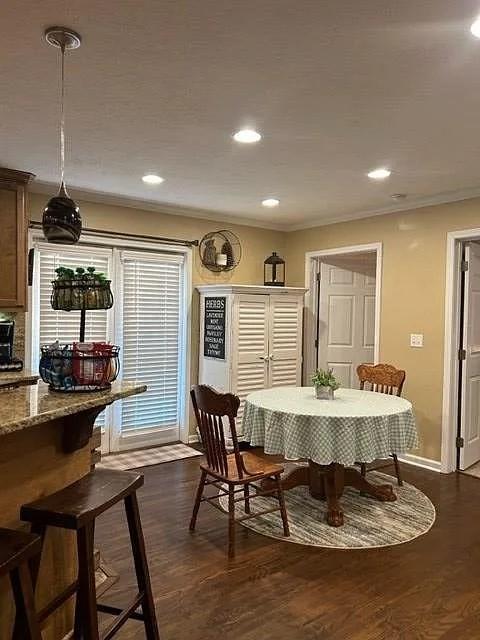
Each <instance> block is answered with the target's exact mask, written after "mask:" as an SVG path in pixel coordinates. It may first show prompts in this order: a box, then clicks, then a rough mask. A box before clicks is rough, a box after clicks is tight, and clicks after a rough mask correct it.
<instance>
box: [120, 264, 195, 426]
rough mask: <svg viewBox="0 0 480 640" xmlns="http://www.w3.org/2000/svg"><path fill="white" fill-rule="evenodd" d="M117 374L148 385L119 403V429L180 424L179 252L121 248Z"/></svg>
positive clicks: (181, 288)
mask: <svg viewBox="0 0 480 640" xmlns="http://www.w3.org/2000/svg"><path fill="white" fill-rule="evenodd" d="M121 260H122V265H123V269H122V272H123V283H122V311H123V327H122V334H123V348H122V354H121V355H122V375H123V377H124V378H125V379H127V380H139V381H141V382H144V383H145V384H146V385H147V386H148V390H147V392H146V393H144V394H142V395H140V396H133V397H131V398H127V399H125V400H124V401H123V403H122V420H121V422H122V432H124V433H128V432H132V431H137V430H145V429H159V428H160V429H161V428H162V427H163V428H166V427H177V426H178V425H179V400H180V399H179V382H180V345H181V343H182V317H181V311H182V308H183V300H182V295H183V275H182V274H183V268H182V265H183V257H182V256H174V255H172V256H169V255H157V254H153V253H152V254H150V255H149V254H135V253H129V252H124V253H123V254H122V256H121Z"/></svg>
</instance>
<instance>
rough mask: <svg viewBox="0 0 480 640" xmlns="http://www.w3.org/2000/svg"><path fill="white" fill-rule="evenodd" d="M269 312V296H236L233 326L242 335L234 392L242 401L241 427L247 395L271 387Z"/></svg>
mask: <svg viewBox="0 0 480 640" xmlns="http://www.w3.org/2000/svg"><path fill="white" fill-rule="evenodd" d="M268 313H269V299H268V296H266V295H265V296H263V295H248V294H241V295H238V296H236V298H235V302H234V325H233V326H234V327H235V328H236V331H237V333H238V335H237V340H236V344H237V348H236V350H235V351H234V354H233V358H232V383H233V384H232V386H233V389H232V391H233V393H235V394H236V395H237V396H239V398H240V401H241V404H240V410H239V413H238V420H237V425H238V428H240V425H241V417H242V412H243V404H244V401H245V398H246V397H247V396H248V394H249V393H252V391H257V390H259V389H265V388H267V386H268V375H267V372H268V330H269V321H268Z"/></svg>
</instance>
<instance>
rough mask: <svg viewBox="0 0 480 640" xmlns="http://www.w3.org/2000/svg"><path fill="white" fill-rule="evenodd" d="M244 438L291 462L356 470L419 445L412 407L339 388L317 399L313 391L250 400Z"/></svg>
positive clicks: (290, 390)
mask: <svg viewBox="0 0 480 640" xmlns="http://www.w3.org/2000/svg"><path fill="white" fill-rule="evenodd" d="M242 426H243V437H244V439H245V440H247V441H248V442H250V444H251V445H252V446H255V447H257V446H258V447H264V449H265V453H268V454H283V455H284V456H285V458H287V459H288V460H297V459H299V458H309V459H310V460H313V461H314V462H317V463H318V464H330V463H331V462H338V463H339V464H343V465H352V464H354V463H355V462H371V461H372V460H375V459H377V458H386V457H388V456H389V455H390V454H391V453H392V452H394V453H404V452H405V451H408V450H410V449H415V448H416V447H417V446H418V438H417V430H416V427H415V416H414V414H413V410H412V405H411V403H410V402H409V401H408V400H405V399H404V398H398V397H397V396H390V395H387V394H383V393H373V392H371V391H358V390H356V389H339V390H338V391H336V392H335V399H334V400H317V399H316V398H315V390H314V389H313V387H276V388H273V389H264V390H262V391H255V392H254V393H251V394H250V395H249V396H247V399H246V402H245V408H244V412H243V425H242Z"/></svg>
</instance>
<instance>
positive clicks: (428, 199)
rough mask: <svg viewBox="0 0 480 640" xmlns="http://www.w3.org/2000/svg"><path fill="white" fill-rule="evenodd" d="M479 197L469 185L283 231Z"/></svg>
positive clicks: (475, 190) (329, 217) (285, 227)
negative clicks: (466, 187)
mask: <svg viewBox="0 0 480 640" xmlns="http://www.w3.org/2000/svg"><path fill="white" fill-rule="evenodd" d="M474 198H480V187H471V188H468V189H459V190H458V191H446V192H443V193H438V194H435V195H433V196H425V197H422V198H412V199H407V200H405V201H404V202H402V204H393V205H389V206H388V207H382V208H379V209H365V210H363V211H357V212H355V213H346V214H338V215H335V216H328V217H326V218H322V220H316V221H315V222H314V221H309V222H303V223H301V224H292V225H284V226H283V227H282V229H283V231H286V232H287V233H290V232H292V231H301V230H303V229H314V228H315V227H325V226H326V225H329V224H336V223H339V222H351V221H353V220H362V219H363V218H373V217H375V216H384V215H388V214H389V213H399V212H402V211H414V210H415V209H423V208H425V207H432V206H434V205H438V204H449V203H452V202H461V201H462V200H473V199H474Z"/></svg>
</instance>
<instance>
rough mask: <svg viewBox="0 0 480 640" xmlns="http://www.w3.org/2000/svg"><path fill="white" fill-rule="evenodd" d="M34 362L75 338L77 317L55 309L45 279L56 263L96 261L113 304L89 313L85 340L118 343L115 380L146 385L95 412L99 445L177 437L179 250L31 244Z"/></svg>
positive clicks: (181, 411)
mask: <svg viewBox="0 0 480 640" xmlns="http://www.w3.org/2000/svg"><path fill="white" fill-rule="evenodd" d="M35 251H36V255H35V272H34V287H33V290H32V298H33V299H32V311H33V312H32V340H31V344H32V365H33V366H34V367H35V368H36V367H38V354H39V347H40V345H42V344H51V343H52V342H54V341H55V340H59V341H60V342H62V343H65V342H73V341H76V340H78V334H79V324H80V314H79V312H75V311H71V312H64V311H54V310H53V309H52V308H51V306H50V295H51V288H52V287H51V282H52V280H53V279H54V278H55V269H56V268H57V267H59V266H66V267H71V268H75V267H77V266H94V267H95V268H96V270H97V271H101V272H103V273H105V274H107V275H108V277H109V278H110V279H111V280H112V291H113V295H114V301H115V302H114V308H113V309H111V310H109V311H89V312H87V324H86V333H85V339H86V340H87V341H89V340H98V341H101V340H108V341H110V342H113V343H115V344H118V345H119V346H120V361H121V367H120V378H122V379H124V380H137V381H140V382H143V383H144V384H146V385H147V392H146V393H144V394H141V395H139V396H133V397H131V398H126V399H125V400H122V401H120V402H116V403H114V404H113V405H112V407H111V408H108V409H107V411H106V412H104V413H106V418H105V416H103V414H102V416H99V421H98V422H97V424H101V425H102V427H103V430H104V435H103V438H102V449H103V450H104V451H108V450H113V451H115V450H120V449H128V448H134V447H140V446H146V445H149V444H160V443H164V442H172V441H175V440H179V439H180V429H181V427H182V426H183V423H184V420H185V417H184V416H185V406H184V405H185V396H186V394H185V383H186V335H187V334H186V328H185V326H186V296H185V255H184V254H183V253H167V252H158V251H133V250H132V251H130V250H121V249H117V248H112V247H109V248H107V247H105V246H82V245H77V246H75V247H62V246H56V247H55V248H52V246H51V245H48V244H44V243H41V242H39V243H37V244H36V245H35Z"/></svg>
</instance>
